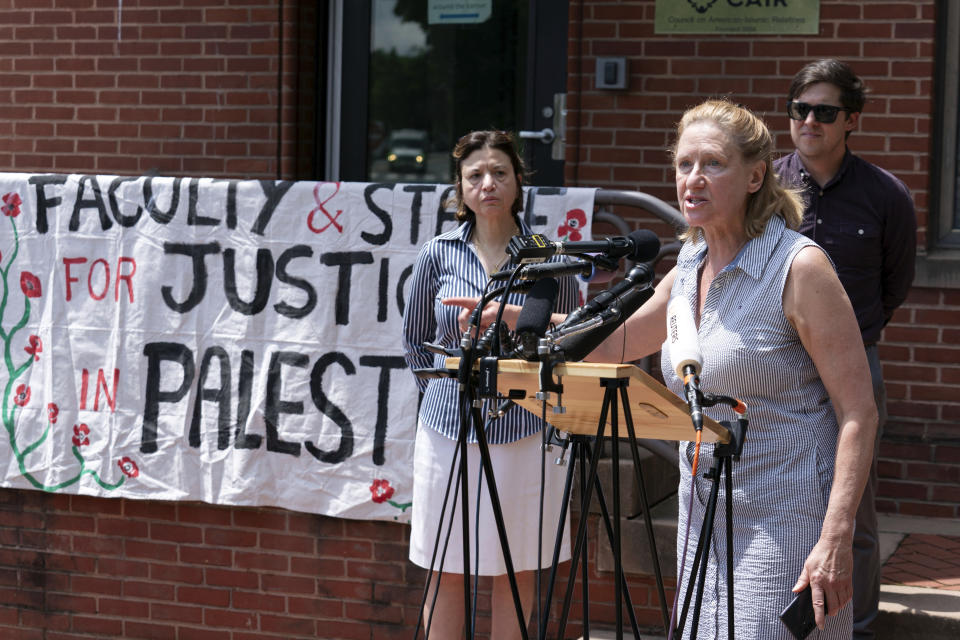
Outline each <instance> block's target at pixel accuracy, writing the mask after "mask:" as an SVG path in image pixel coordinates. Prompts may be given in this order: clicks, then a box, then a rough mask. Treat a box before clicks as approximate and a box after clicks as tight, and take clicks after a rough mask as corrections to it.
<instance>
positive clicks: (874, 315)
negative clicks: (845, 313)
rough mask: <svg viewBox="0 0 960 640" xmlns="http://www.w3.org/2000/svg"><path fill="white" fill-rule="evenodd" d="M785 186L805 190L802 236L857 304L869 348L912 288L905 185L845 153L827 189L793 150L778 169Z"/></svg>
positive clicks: (909, 203) (913, 224)
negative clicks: (821, 253) (817, 248)
mask: <svg viewBox="0 0 960 640" xmlns="http://www.w3.org/2000/svg"><path fill="white" fill-rule="evenodd" d="M774 169H775V170H776V172H777V174H778V175H779V176H780V180H781V182H782V183H783V184H785V185H789V186H795V187H798V188H799V189H801V190H802V191H803V195H804V199H805V204H806V207H805V209H804V215H803V223H802V224H801V226H800V232H801V233H803V234H804V235H806V236H808V237H809V238H812V239H813V240H815V241H816V242H817V244H819V245H820V246H822V247H823V248H824V249H825V250H826V252H827V254H828V255H829V256H830V259H831V260H833V262H834V264H835V265H836V267H837V274H838V275H839V276H840V282H841V283H842V284H843V288H844V289H845V290H846V292H847V296H849V298H850V302H851V303H852V304H853V310H854V311H855V312H856V314H857V322H858V323H859V324H860V333H861V334H862V335H863V342H864V344H873V343H875V342H877V340H879V339H880V332H881V330H882V329H883V327H884V326H885V325H886V324H887V322H889V321H890V317H891V316H892V315H893V312H894V310H895V309H896V308H897V307H898V306H900V304H901V303H902V302H903V301H904V300H905V299H906V297H907V291H908V290H909V288H910V284H911V283H912V282H913V271H914V259H915V257H916V251H917V216H916V213H915V212H914V208H913V199H912V198H911V197H910V192H909V190H908V189H907V187H906V185H904V184H903V182H901V181H900V180H898V179H897V178H896V177H894V176H893V175H892V174H891V173H889V172H888V171H885V170H883V169H881V168H880V167H877V166H875V165H873V164H870V163H869V162H867V161H866V160H863V159H861V158H859V157H857V156H855V155H853V154H852V153H850V150H849V149H848V150H847V152H846V154H845V155H844V157H843V162H842V164H841V165H840V170H839V171H838V172H837V175H835V176H834V177H833V178H832V179H831V180H830V182H828V183H827V184H825V185H823V186H822V187H821V186H820V185H818V184H817V183H816V181H815V180H814V179H813V177H812V176H810V174H809V173H808V172H807V170H806V169H805V168H804V166H803V163H802V162H801V160H800V156H799V154H798V153H797V152H796V151H794V152H793V153H791V154H790V155H788V156H785V157H783V158H780V159H779V160H777V161H776V162H775V163H774Z"/></svg>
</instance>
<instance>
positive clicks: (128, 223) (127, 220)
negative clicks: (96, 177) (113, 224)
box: [107, 177, 143, 227]
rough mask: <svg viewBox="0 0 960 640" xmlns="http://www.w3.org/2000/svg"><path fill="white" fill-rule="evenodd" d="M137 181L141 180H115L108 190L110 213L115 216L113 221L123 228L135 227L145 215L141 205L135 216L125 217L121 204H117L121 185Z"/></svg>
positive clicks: (132, 178)
mask: <svg viewBox="0 0 960 640" xmlns="http://www.w3.org/2000/svg"><path fill="white" fill-rule="evenodd" d="M135 180H139V178H134V177H126V178H122V177H121V178H114V179H113V182H111V183H110V186H109V187H108V188H107V201H108V202H109V203H110V212H111V213H112V214H113V219H114V220H116V221H117V224H119V225H120V226H121V227H132V226H134V225H135V224H137V222H139V221H140V216H142V215H143V207H141V206H140V205H137V212H136V213H134V214H133V215H129V216H128V215H124V214H123V213H121V212H120V203H119V202H117V189H119V188H120V185H122V184H123V183H124V182H134V181H135Z"/></svg>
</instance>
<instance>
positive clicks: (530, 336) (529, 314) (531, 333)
mask: <svg viewBox="0 0 960 640" xmlns="http://www.w3.org/2000/svg"><path fill="white" fill-rule="evenodd" d="M559 293H560V283H558V282H557V280H556V279H555V278H544V279H543V280H537V283H536V284H535V285H533V289H531V290H530V293H528V294H527V299H526V300H524V302H523V307H521V308H520V314H519V315H518V316H517V326H516V328H515V329H514V331H513V333H514V336H515V337H516V343H517V348H516V351H515V353H514V357H520V358H523V359H524V360H536V359H537V343H538V342H539V341H540V338H542V337H543V334H544V333H546V331H547V327H548V326H549V325H550V316H551V315H552V314H553V308H554V306H555V305H556V302H557V295H559Z"/></svg>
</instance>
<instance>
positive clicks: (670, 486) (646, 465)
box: [554, 442, 680, 518]
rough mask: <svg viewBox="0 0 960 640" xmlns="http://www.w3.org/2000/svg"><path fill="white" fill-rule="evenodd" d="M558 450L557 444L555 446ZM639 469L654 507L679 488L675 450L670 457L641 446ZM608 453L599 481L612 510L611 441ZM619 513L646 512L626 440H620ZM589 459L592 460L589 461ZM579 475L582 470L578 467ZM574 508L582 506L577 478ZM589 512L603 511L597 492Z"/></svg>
mask: <svg viewBox="0 0 960 640" xmlns="http://www.w3.org/2000/svg"><path fill="white" fill-rule="evenodd" d="M554 451H556V448H554ZM637 451H638V456H639V458H640V469H641V471H642V474H643V483H644V486H645V487H646V492H647V503H648V504H649V505H650V507H651V509H652V508H654V507H655V506H656V505H658V504H659V503H661V502H663V501H664V500H666V499H667V498H669V497H670V496H672V495H674V494H676V492H677V482H679V479H680V474H679V472H678V470H677V462H676V454H674V455H673V457H672V458H671V459H669V460H667V459H664V458H663V457H661V456H660V455H658V454H655V453H653V452H651V451H649V450H648V449H646V448H644V447H638V449H637ZM604 453H605V456H606V457H603V458H601V459H600V462H599V465H598V467H597V481H598V482H599V483H600V487H601V488H602V490H603V495H604V497H605V498H606V501H607V508H608V510H609V511H610V512H611V513H612V512H613V460H612V459H611V458H610V457H609V456H610V451H609V443H608V444H607V449H606V451H605V452H604ZM570 455H571V453H570V452H568V454H567V464H570ZM619 455H620V513H621V515H622V516H623V517H626V518H633V517H636V516H637V515H639V514H641V513H643V506H642V505H643V502H642V500H641V496H640V490H639V488H638V483H637V480H636V474H635V472H634V466H633V456H632V454H631V453H630V448H629V446H628V445H627V443H625V442H622V443H621V444H620V451H619ZM588 463H589V461H588ZM575 473H576V474H577V476H576V477H577V478H579V471H575ZM572 493H573V498H572V503H571V508H572V509H573V510H574V511H578V510H579V508H580V487H579V483H578V482H574V487H573V492H572ZM590 513H600V502H599V500H598V499H597V494H596V493H595V494H594V495H593V497H592V499H591V501H590Z"/></svg>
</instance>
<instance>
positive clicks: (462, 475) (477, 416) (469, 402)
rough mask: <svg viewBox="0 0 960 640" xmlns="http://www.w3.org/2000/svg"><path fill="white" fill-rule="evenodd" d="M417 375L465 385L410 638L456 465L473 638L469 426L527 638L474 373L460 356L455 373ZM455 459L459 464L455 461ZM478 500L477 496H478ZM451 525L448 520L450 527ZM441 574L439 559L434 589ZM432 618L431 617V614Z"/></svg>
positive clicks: (466, 599) (466, 618)
mask: <svg viewBox="0 0 960 640" xmlns="http://www.w3.org/2000/svg"><path fill="white" fill-rule="evenodd" d="M417 373H418V375H421V376H422V377H447V378H450V377H457V378H458V379H460V380H461V381H463V380H465V381H466V383H465V384H463V383H462V384H461V395H460V429H459V432H458V437H457V442H456V450H457V451H458V454H457V455H455V456H454V458H453V459H452V461H451V471H450V477H449V478H448V485H447V495H446V496H445V497H444V502H443V509H442V512H441V516H440V519H439V521H440V524H439V525H438V527H437V535H436V539H435V542H434V552H433V557H432V559H431V564H430V572H429V575H428V578H427V584H426V587H425V588H424V595H423V600H422V602H421V607H420V613H419V615H418V624H417V628H416V630H415V631H414V638H417V637H418V635H419V632H420V624H421V622H422V620H423V613H424V608H425V605H426V601H427V597H428V594H429V592H430V585H431V584H432V583H433V570H434V567H435V566H436V556H437V551H438V550H439V548H440V538H441V534H442V528H443V527H442V523H443V522H444V521H445V519H446V518H445V515H444V514H445V513H446V507H447V498H448V497H449V492H450V487H451V484H452V483H453V480H454V473H453V468H454V467H457V473H456V482H457V484H456V486H457V490H458V492H459V493H460V500H461V506H460V512H461V514H460V515H461V527H462V528H461V531H462V534H461V535H462V553H463V596H464V622H465V624H466V625H467V629H468V638H473V637H474V634H475V629H474V626H473V624H472V620H473V616H472V615H471V613H472V605H471V594H470V592H471V585H470V577H471V574H470V557H471V552H470V533H469V530H470V516H469V514H470V504H469V495H470V494H469V490H470V483H469V469H468V465H467V463H466V462H467V455H468V453H467V451H468V444H467V440H468V434H469V433H470V431H471V429H470V428H469V427H470V426H471V425H472V430H473V433H475V434H476V440H477V448H478V451H479V463H480V468H481V470H482V477H483V478H484V479H485V480H486V488H487V491H488V495H489V499H490V507H491V511H492V514H493V518H494V523H495V526H496V530H497V535H498V539H499V543H500V548H501V550H502V553H503V560H504V566H505V568H506V575H507V578H508V581H509V584H510V589H511V593H512V597H513V603H514V607H515V610H516V613H517V620H518V623H519V628H520V629H521V635H522V637H523V638H524V639H526V638H527V632H526V623H525V619H524V617H523V610H522V604H521V600H520V594H519V589H518V585H517V581H516V574H515V571H514V567H513V560H512V556H511V553H510V547H509V542H508V540H507V535H506V528H505V525H504V518H503V510H502V507H501V502H500V497H499V493H498V491H497V484H496V480H495V477H494V470H493V465H492V463H491V457H490V450H489V446H488V443H487V438H486V431H485V428H484V423H483V419H482V416H481V412H480V409H481V406H482V401H481V400H480V399H479V398H477V397H476V396H475V390H476V389H477V388H478V387H477V380H476V376H477V374H476V373H475V372H474V371H472V367H470V358H469V357H466V358H463V359H462V360H461V362H460V366H459V367H458V369H457V371H456V375H454V372H453V371H452V370H444V369H441V370H424V371H420V372H417ZM458 459H459V463H458V462H457V460H458ZM478 502H479V496H478ZM452 525H453V522H452V520H451V523H450V526H452ZM448 536H449V533H448ZM445 555H446V546H444V549H443V557H444V559H445ZM442 575H443V560H441V565H440V568H439V569H438V577H437V581H438V584H436V585H435V586H434V590H435V593H436V590H438V589H439V580H440V579H441V578H442ZM431 618H432V616H431ZM429 634H430V629H429V622H428V623H427V630H426V637H427V638H429V637H430V635H429Z"/></svg>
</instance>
